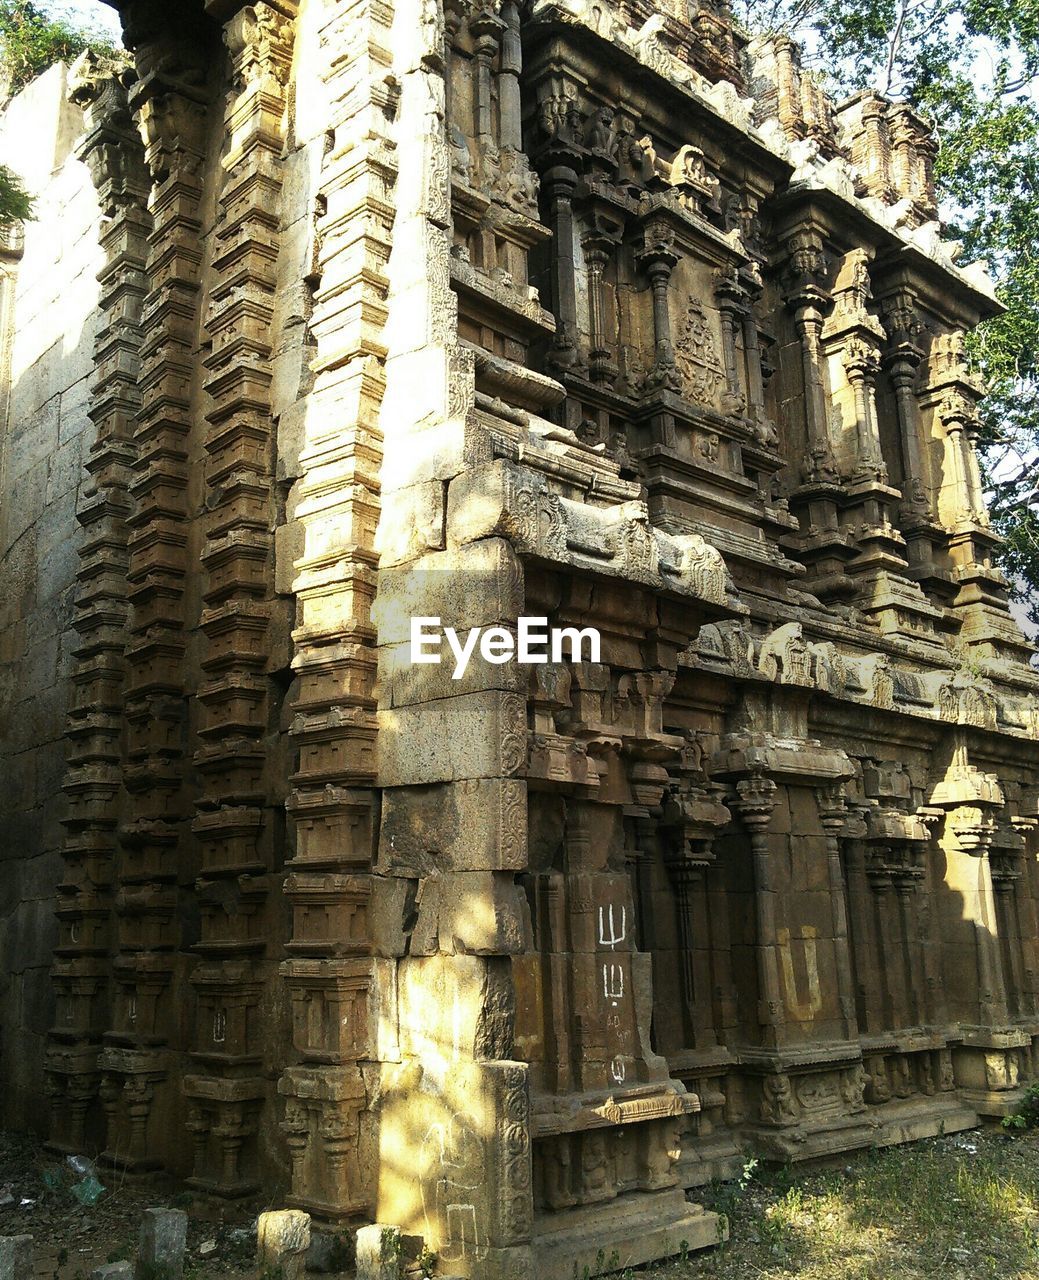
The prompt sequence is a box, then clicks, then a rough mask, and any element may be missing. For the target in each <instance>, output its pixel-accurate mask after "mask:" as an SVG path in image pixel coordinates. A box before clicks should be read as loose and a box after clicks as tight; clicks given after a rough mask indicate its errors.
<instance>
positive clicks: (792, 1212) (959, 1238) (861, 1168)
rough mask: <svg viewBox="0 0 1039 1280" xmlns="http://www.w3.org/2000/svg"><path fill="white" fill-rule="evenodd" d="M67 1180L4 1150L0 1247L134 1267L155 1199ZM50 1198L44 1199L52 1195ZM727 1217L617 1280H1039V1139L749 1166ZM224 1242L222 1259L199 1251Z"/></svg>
mask: <svg viewBox="0 0 1039 1280" xmlns="http://www.w3.org/2000/svg"><path fill="white" fill-rule="evenodd" d="M61 1168H62V1167H61V1166H60V1165H57V1164H55V1162H53V1161H51V1160H49V1159H48V1158H47V1157H45V1156H44V1155H42V1154H41V1153H40V1152H39V1151H38V1149H36V1148H34V1147H33V1146H31V1145H30V1144H29V1143H27V1142H25V1141H24V1140H20V1139H11V1138H7V1139H4V1140H3V1141H2V1143H0V1188H3V1187H5V1186H7V1187H11V1188H13V1190H14V1192H15V1194H16V1196H17V1199H18V1201H19V1202H20V1201H21V1200H22V1199H32V1200H34V1204H33V1205H32V1207H31V1208H28V1207H21V1205H20V1203H19V1204H15V1205H8V1206H6V1207H2V1208H0V1235H3V1234H14V1233H16V1232H20V1231H28V1232H32V1233H33V1234H34V1235H35V1236H36V1239H37V1242H38V1244H39V1246H40V1247H39V1249H38V1265H37V1271H36V1275H37V1277H46V1278H47V1280H82V1278H83V1277H85V1276H87V1275H89V1273H90V1270H91V1269H92V1268H93V1267H96V1266H98V1265H99V1264H100V1263H102V1262H105V1261H109V1260H114V1259H117V1258H126V1257H130V1256H132V1251H133V1243H134V1239H135V1235H136V1229H137V1223H138V1222H139V1220H140V1213H141V1210H142V1209H143V1208H144V1207H145V1206H146V1205H148V1204H155V1203H159V1202H162V1197H161V1196H158V1195H156V1193H155V1192H151V1193H149V1192H147V1191H143V1190H134V1189H131V1188H129V1187H127V1186H118V1185H116V1186H113V1187H110V1188H108V1189H107V1190H106V1193H105V1195H104V1196H103V1197H102V1198H101V1199H100V1201H99V1202H98V1203H97V1205H95V1206H93V1207H92V1208H86V1207H84V1206H82V1205H80V1204H78V1203H77V1202H76V1200H75V1199H74V1198H73V1196H72V1195H71V1193H70V1186H71V1181H70V1180H69V1178H68V1177H67V1176H64V1178H63V1181H61V1182H59V1183H58V1185H54V1171H55V1170H60V1169H61ZM49 1184H50V1185H49ZM703 1199H704V1200H705V1202H706V1203H707V1204H708V1206H709V1207H710V1208H712V1209H714V1210H716V1211H718V1212H722V1213H725V1214H727V1215H728V1217H729V1220H730V1223H731V1228H732V1239H731V1241H730V1243H728V1244H727V1245H725V1246H723V1247H722V1248H720V1249H717V1250H713V1251H710V1252H707V1253H702V1254H699V1255H697V1256H695V1257H689V1258H686V1259H679V1260H676V1261H674V1262H671V1263H668V1264H666V1265H663V1266H657V1267H652V1268H648V1269H646V1270H643V1271H639V1272H628V1273H626V1276H625V1277H624V1278H622V1280H787V1278H788V1277H797V1280H924V1278H925V1277H926V1278H927V1280H930V1278H931V1277H934V1278H935V1280H937V1278H938V1277H941V1280H997V1278H998V1280H1039V1133H1036V1132H1029V1133H1025V1134H1022V1135H1020V1136H1017V1137H1009V1136H1006V1135H1004V1134H1003V1133H1000V1132H998V1131H993V1130H985V1131H981V1132H974V1133H968V1134H962V1135H958V1136H957V1137H954V1138H942V1139H936V1140H934V1141H931V1142H922V1143H917V1144H915V1145H914V1146H910V1147H902V1148H895V1149H890V1150H887V1151H881V1152H876V1153H872V1154H866V1155H863V1156H859V1157H857V1158H856V1159H854V1160H852V1161H851V1162H850V1163H849V1164H848V1165H847V1166H845V1167H844V1168H842V1169H839V1170H830V1171H826V1172H816V1173H804V1172H796V1173H795V1172H794V1171H793V1170H790V1169H778V1170H777V1169H770V1170H765V1169H760V1168H757V1167H754V1166H752V1165H748V1168H747V1172H746V1174H745V1176H744V1178H743V1179H742V1181H741V1182H739V1183H726V1184H723V1185H718V1186H714V1187H710V1188H708V1189H707V1191H706V1194H705V1195H704V1197H703ZM211 1238H215V1239H217V1241H218V1242H219V1249H218V1253H217V1254H216V1256H214V1257H213V1258H211V1259H207V1260H205V1261H203V1260H201V1259H200V1258H199V1257H198V1248H199V1245H200V1244H201V1243H202V1242H203V1241H205V1240H208V1239H211ZM190 1244H191V1259H190V1261H189V1265H188V1269H187V1271H186V1276H187V1277H189V1278H191V1280H203V1278H205V1280H209V1277H214V1278H215V1277H223V1280H244V1278H245V1277H248V1276H249V1275H250V1274H251V1271H250V1268H249V1262H250V1259H251V1250H252V1244H251V1238H250V1232H249V1230H248V1222H247V1221H246V1223H245V1225H244V1226H243V1224H241V1223H239V1224H237V1225H236V1224H224V1225H215V1224H213V1223H207V1222H204V1221H202V1220H193V1222H192V1227H191V1234H190Z"/></svg>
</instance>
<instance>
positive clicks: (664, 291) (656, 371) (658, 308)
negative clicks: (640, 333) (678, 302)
mask: <svg viewBox="0 0 1039 1280" xmlns="http://www.w3.org/2000/svg"><path fill="white" fill-rule="evenodd" d="M678 257H679V255H678V251H677V250H676V249H675V241H674V233H673V232H672V231H671V229H670V227H667V226H666V225H664V224H663V223H660V222H650V223H649V224H648V225H647V226H646V228H645V230H644V233H643V242H642V247H641V249H640V250H639V251H638V253H637V254H636V256H635V261H636V263H637V264H638V266H639V267H640V268H641V269H642V270H643V271H644V272H645V273H646V275H647V277H648V278H649V286H650V289H651V291H652V295H653V337H654V344H653V366H652V368H651V369H650V372H649V376H648V378H647V383H648V385H650V386H652V387H663V388H666V389H668V390H670V391H677V390H678V389H679V388H680V387H681V385H682V380H681V378H680V377H679V373H678V369H677V367H676V365H675V348H674V344H673V343H672V340H671V317H670V314H669V311H668V282H669V281H670V279H671V273H672V271H674V269H675V267H676V266H677V264H678Z"/></svg>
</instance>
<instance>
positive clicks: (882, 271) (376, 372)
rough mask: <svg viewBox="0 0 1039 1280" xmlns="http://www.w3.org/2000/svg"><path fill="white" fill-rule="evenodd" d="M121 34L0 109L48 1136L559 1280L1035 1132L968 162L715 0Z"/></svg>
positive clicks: (493, 1276)
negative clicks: (891, 1163)
mask: <svg viewBox="0 0 1039 1280" xmlns="http://www.w3.org/2000/svg"><path fill="white" fill-rule="evenodd" d="M119 9H120V12H121V17H122V20H123V24H124V29H125V39H126V44H127V46H128V48H129V50H130V51H131V54H130V58H129V60H128V62H127V64H126V65H125V66H114V67H113V66H111V65H108V64H106V63H103V62H101V61H100V60H99V59H98V58H96V57H94V56H92V55H90V54H87V55H84V57H83V58H82V59H81V60H80V61H79V62H78V63H77V65H76V66H74V67H72V68H71V69H68V70H66V69H64V68H61V67H58V68H54V69H52V71H51V72H49V73H48V74H47V75H46V76H45V77H43V79H41V80H40V81H38V82H37V83H36V84H35V85H33V86H31V87H30V88H29V89H28V90H26V91H25V92H24V93H23V94H22V95H21V97H20V98H18V99H15V100H14V101H13V102H12V103H11V105H10V106H9V107H8V109H7V112H6V115H5V117H4V119H3V123H2V125H0V133H2V135H3V139H4V145H5V147H6V148H7V149H8V151H10V150H11V148H14V149H15V151H17V149H18V147H19V146H20V147H21V149H22V152H23V153H24V166H23V168H25V169H27V170H28V172H29V173H30V177H31V178H32V177H33V175H35V179H34V180H35V189H36V190H38V191H39V192H40V193H41V194H40V204H39V212H38V218H37V220H36V221H35V222H33V223H29V224H27V225H26V226H25V227H24V229H23V230H22V231H20V232H19V234H18V235H11V236H9V237H8V240H7V242H6V244H5V245H4V247H3V252H2V258H3V261H2V267H3V283H2V291H0V327H2V333H0V347H2V349H3V362H4V366H5V379H6V382H5V387H4V391H3V394H4V404H3V412H5V413H6V419H5V424H4V423H0V427H2V431H3V443H4V471H3V490H2V498H0V504H2V505H0V555H2V557H3V559H2V561H0V568H2V574H3V583H4V588H3V593H2V599H0V659H2V660H3V666H2V667H0V671H2V672H3V678H2V683H0V698H2V703H0V718H2V720H3V723H4V726H5V739H4V747H3V759H2V762H0V763H2V769H3V775H2V776H3V779H4V781H3V783H2V784H0V790H2V792H3V808H4V810H5V818H4V823H5V829H6V830H7V832H8V835H7V837H6V838H5V839H4V841H3V844H4V848H3V851H2V857H3V862H2V865H0V955H2V956H3V958H4V963H3V977H2V979H0V983H2V985H0V1014H2V1018H0V1021H2V1025H3V1033H2V1037H3V1038H2V1045H0V1076H2V1078H3V1079H4V1080H5V1090H4V1092H5V1097H4V1101H3V1105H4V1106H5V1107H6V1116H5V1118H6V1121H7V1123H9V1124H16V1123H34V1124H36V1125H37V1126H38V1127H40V1128H41V1129H47V1131H48V1134H49V1140H50V1142H51V1143H52V1144H53V1146H54V1147H56V1148H58V1149H67V1150H76V1151H81V1150H84V1151H90V1152H95V1153H100V1159H101V1160H102V1161H103V1162H104V1163H105V1164H108V1165H110V1166H116V1167H118V1168H121V1169H123V1170H126V1171H128V1172H131V1173H132V1172H150V1171H153V1170H161V1171H164V1172H165V1173H166V1174H168V1175H169V1176H170V1177H172V1178H174V1179H176V1180H178V1181H179V1182H181V1183H182V1184H184V1185H186V1186H187V1187H189V1188H192V1189H193V1190H194V1191H195V1192H197V1193H198V1194H199V1195H200V1196H205V1197H208V1198H211V1199H214V1200H216V1201H218V1202H219V1201H236V1200H239V1199H242V1200H249V1199H250V1198H257V1197H261V1196H262V1197H264V1198H265V1200H266V1201H267V1202H268V1203H270V1202H272V1201H277V1202H280V1203H283V1204H285V1205H287V1206H295V1207H298V1208H302V1209H304V1210H306V1211H307V1212H308V1213H310V1214H311V1215H313V1217H314V1218H315V1220H316V1221H318V1222H321V1221H325V1222H331V1223H335V1224H340V1225H343V1226H348V1227H349V1226H361V1225H363V1224H366V1223H380V1224H387V1225H388V1226H393V1227H398V1228H400V1230H401V1232H402V1233H403V1237H404V1240H405V1242H406V1244H407V1245H408V1247H409V1248H413V1249H417V1248H418V1246H419V1244H420V1243H422V1244H424V1245H425V1246H427V1247H428V1248H429V1249H431V1250H433V1251H435V1252H436V1254H437V1257H438V1267H439V1269H440V1271H441V1273H443V1274H453V1275H464V1276H470V1277H473V1280H524V1278H525V1280H533V1277H535V1276H537V1277H539V1280H542V1278H543V1280H569V1278H570V1277H571V1276H572V1275H573V1274H575V1267H576V1274H578V1275H580V1274H582V1268H584V1267H586V1266H587V1267H588V1268H589V1271H590V1272H591V1273H593V1274H594V1273H596V1272H597V1271H600V1270H610V1269H616V1268H617V1267H618V1266H621V1265H625V1264H629V1263H635V1262H639V1261H642V1260H646V1259H650V1258H656V1257H662V1256H666V1255H669V1254H674V1253H677V1252H679V1251H680V1249H682V1248H683V1247H690V1248H698V1247H703V1246H705V1245H708V1244H711V1243H713V1242H715V1241H717V1240H718V1239H719V1236H720V1234H721V1233H723V1232H724V1230H725V1227H724V1223H722V1222H720V1220H719V1219H718V1218H716V1217H715V1216H714V1215H713V1214H710V1213H707V1212H705V1211H704V1210H703V1209H702V1208H700V1207H699V1206H698V1204H697V1203H696V1202H695V1191H696V1188H697V1187H698V1186H701V1185H702V1184H703V1183H705V1182H706V1181H707V1180H708V1179H710V1178H713V1177H727V1176H732V1175H734V1174H737V1173H738V1172H739V1170H740V1169H741V1167H742V1164H743V1162H744V1161H745V1160H746V1159H747V1158H748V1157H749V1156H751V1155H755V1154H756V1155H758V1156H760V1157H763V1158H768V1159H776V1160H793V1161H801V1160H810V1159H813V1158H817V1157H821V1156H826V1155H832V1154H835V1153H839V1152H845V1151H853V1150H856V1149H859V1148H864V1147H868V1146H871V1145H875V1144H886V1143H894V1142H899V1141H902V1140H905V1139H908V1138H911V1137H916V1136H921V1135H928V1134H935V1133H938V1132H940V1131H944V1132H946V1133H948V1132H951V1131H954V1130H956V1129H958V1128H963V1127H965V1126H969V1125H973V1124H975V1123H977V1121H978V1119H979V1117H982V1116H998V1115H1001V1114H1005V1113H1006V1111H1007V1110H1008V1108H1009V1107H1011V1106H1012V1105H1013V1103H1014V1101H1015V1099H1016V1097H1017V1096H1018V1093H1019V1091H1020V1088H1021V1086H1022V1084H1023V1083H1024V1082H1025V1081H1026V1080H1028V1079H1031V1078H1034V1077H1035V1076H1036V1075H1037V1074H1039V969H1037V960H1039V950H1037V949H1039V923H1037V904H1036V898H1037V891H1039V876H1037V869H1036V866H1035V862H1034V854H1035V850H1036V827H1037V823H1039V772H1037V767H1036V766H1037V746H1036V734H1037V729H1039V676H1037V675H1036V673H1035V672H1034V671H1033V670H1032V669H1031V667H1030V666H1029V658H1030V650H1029V647H1028V645H1027V644H1026V642H1025V640H1024V638H1023V636H1022V634H1021V632H1020V631H1019V629H1018V627H1017V625H1016V623H1015V622H1014V621H1013V620H1012V618H1011V616H1010V613H1009V611H1008V606H1007V591H1006V583H1005V580H1004V578H1003V577H1002V576H1001V574H1000V572H999V571H998V569H996V568H994V567H993V562H992V556H993V552H994V551H995V549H996V548H997V546H998V542H999V539H998V538H997V537H996V536H995V535H994V534H993V532H992V531H991V530H990V528H989V524H988V520H987V517H986V513H985V509H984V501H983V496H982V486H981V479H980V475H979V470H978V464H977V460H976V456H975V450H974V437H975V434H976V431H977V428H978V417H977V412H976V404H977V401H978V399H979V396H980V394H981V391H980V388H979V387H978V386H977V385H976V383H975V382H974V381H973V380H972V378H971V375H970V373H969V371H968V368H967V365H966V362H965V358H964V354H963V334H964V331H965V330H968V329H970V328H971V327H972V326H974V325H975V324H977V323H978V321H979V320H980V319H982V318H985V317H987V316H991V315H993V314H995V313H996V312H997V311H998V303H997V302H996V301H995V299H994V297H993V294H992V289H991V285H990V283H989V281H988V279H987V277H986V275H985V273H984V271H983V270H981V269H979V268H977V267H972V266H963V265H961V264H960V263H959V262H958V261H957V246H956V245H955V244H951V243H948V242H946V241H943V240H942V239H941V237H940V235H939V232H938V225H937V222H936V211H935V200H934V190H933V181H932V174H931V167H932V161H933V157H934V149H935V148H934V143H933V141H932V139H931V137H930V135H929V131H928V126H927V124H926V123H925V122H924V121H923V120H921V119H920V118H919V117H918V116H917V115H915V114H914V113H913V111H912V110H910V109H909V108H908V107H907V106H905V105H904V104H899V103H892V102H889V101H886V100H884V99H882V98H881V97H879V96H877V95H875V94H871V93H863V94H860V95H859V96H857V97H855V98H853V99H851V100H849V101H847V102H844V103H841V104H834V103H833V102H831V101H829V100H828V99H827V98H826V97H825V95H824V94H823V93H822V92H821V90H820V88H819V86H818V84H817V83H816V81H815V80H813V78H812V76H811V75H810V74H808V73H807V72H805V71H804V70H803V69H802V67H801V63H800V58H799V53H798V50H797V48H796V47H795V46H794V45H793V44H791V43H790V42H789V41H786V40H783V39H774V40H770V41H757V42H754V41H751V40H750V39H749V37H747V36H746V35H745V34H744V33H742V32H741V31H740V30H739V29H738V28H737V27H735V26H734V24H733V21H732V18H731V15H730V14H729V13H728V11H727V9H726V7H725V4H724V0H701V3H700V5H699V7H696V6H695V5H694V4H691V3H690V4H689V5H688V7H687V5H686V3H685V0H683V2H682V3H679V2H678V0H676V2H675V4H674V5H673V6H671V5H670V4H669V3H668V4H665V5H663V6H661V7H657V6H656V5H654V4H651V3H650V2H649V0H617V2H616V4H614V3H613V2H612V0H522V3H519V2H517V0H444V2H443V4H441V0H298V3H297V0H258V2H257V3H255V4H252V5H242V4H241V3H236V2H235V0H205V3H203V0H176V2H174V0H119ZM30 119H31V120H32V121H33V122H34V124H33V128H32V129H29V128H28V126H27V121H28V120H30ZM81 464H82V465H81ZM415 616H436V617H440V618H441V619H442V621H443V623H444V625H452V626H455V627H458V628H466V627H473V626H488V625H503V626H505V627H510V626H513V625H515V623H516V620H517V619H518V618H519V617H520V616H534V617H546V618H548V619H549V621H550V622H551V624H552V625H553V626H578V627H586V626H594V627H596V628H598V629H599V631H600V633H601V636H602V652H601V656H600V661H599V662H598V663H588V662H585V663H577V662H570V661H563V662H558V663H549V664H545V665H537V666H521V665H519V664H516V663H509V664H504V665H491V664H489V663H474V664H473V665H472V666H471V667H470V668H469V670H468V671H467V673H466V675H465V677H464V678H463V679H462V680H460V681H456V680H453V679H452V673H451V669H450V666H449V665H440V666H433V665H422V666H419V665H415V664H413V663H412V662H411V661H410V656H409V655H410V650H409V645H408V630H407V627H408V621H409V619H410V618H412V617H415ZM62 792H63V795H64V801H63V803H60V804H59V803H58V798H59V796H60V795H61V794H62ZM48 1126H49V1128H48ZM689 1192H692V1193H693V1196H692V1198H688V1197H687V1193H689Z"/></svg>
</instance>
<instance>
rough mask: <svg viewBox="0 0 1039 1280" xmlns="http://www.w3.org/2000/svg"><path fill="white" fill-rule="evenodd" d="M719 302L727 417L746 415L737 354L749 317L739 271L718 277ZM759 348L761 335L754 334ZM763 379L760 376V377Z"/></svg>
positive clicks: (717, 292)
mask: <svg viewBox="0 0 1039 1280" xmlns="http://www.w3.org/2000/svg"><path fill="white" fill-rule="evenodd" d="M715 298H716V299H717V302H718V314H719V316H720V317H721V330H722V363H723V366H724V369H725V390H724V392H723V393H722V401H721V408H722V412H723V413H731V414H734V415H739V414H742V413H744V412H745V411H746V408H747V393H746V390H745V389H744V386H743V380H742V378H741V377H740V372H739V364H740V361H739V359H738V354H739V353H738V352H737V334H738V335H739V337H740V339H741V340H742V339H743V336H744V333H745V327H744V326H745V321H746V318H747V316H748V314H749V308H748V306H747V297H746V293H745V292H744V290H743V287H742V285H741V284H740V280H739V276H738V275H737V273H736V270H735V268H733V269H732V270H729V271H719V272H718V273H717V274H716V276H715ZM754 346H755V350H756V348H757V332H756V330H755V333H754ZM759 376H760V374H759Z"/></svg>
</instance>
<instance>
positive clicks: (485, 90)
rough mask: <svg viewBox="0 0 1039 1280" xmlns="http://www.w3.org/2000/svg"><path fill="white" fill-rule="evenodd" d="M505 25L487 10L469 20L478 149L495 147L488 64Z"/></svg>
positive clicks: (495, 51)
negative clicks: (473, 49) (473, 54)
mask: <svg viewBox="0 0 1039 1280" xmlns="http://www.w3.org/2000/svg"><path fill="white" fill-rule="evenodd" d="M506 29H507V28H506V25H505V23H504V22H503V21H502V20H501V18H499V17H497V16H496V15H495V14H494V13H493V11H492V10H490V9H480V10H478V11H477V12H476V14H475V16H474V17H472V18H471V19H470V21H469V31H470V33H471V34H472V37H473V43H474V46H475V57H474V59H473V62H474V75H473V116H474V120H475V127H476V140H477V142H479V144H480V146H481V148H485V147H493V146H494V123H493V119H492V102H491V87H492V76H491V66H492V63H493V62H494V59H495V57H496V56H497V53H498V48H499V45H500V44H501V40H502V36H503V34H504V33H505V31H506Z"/></svg>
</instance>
